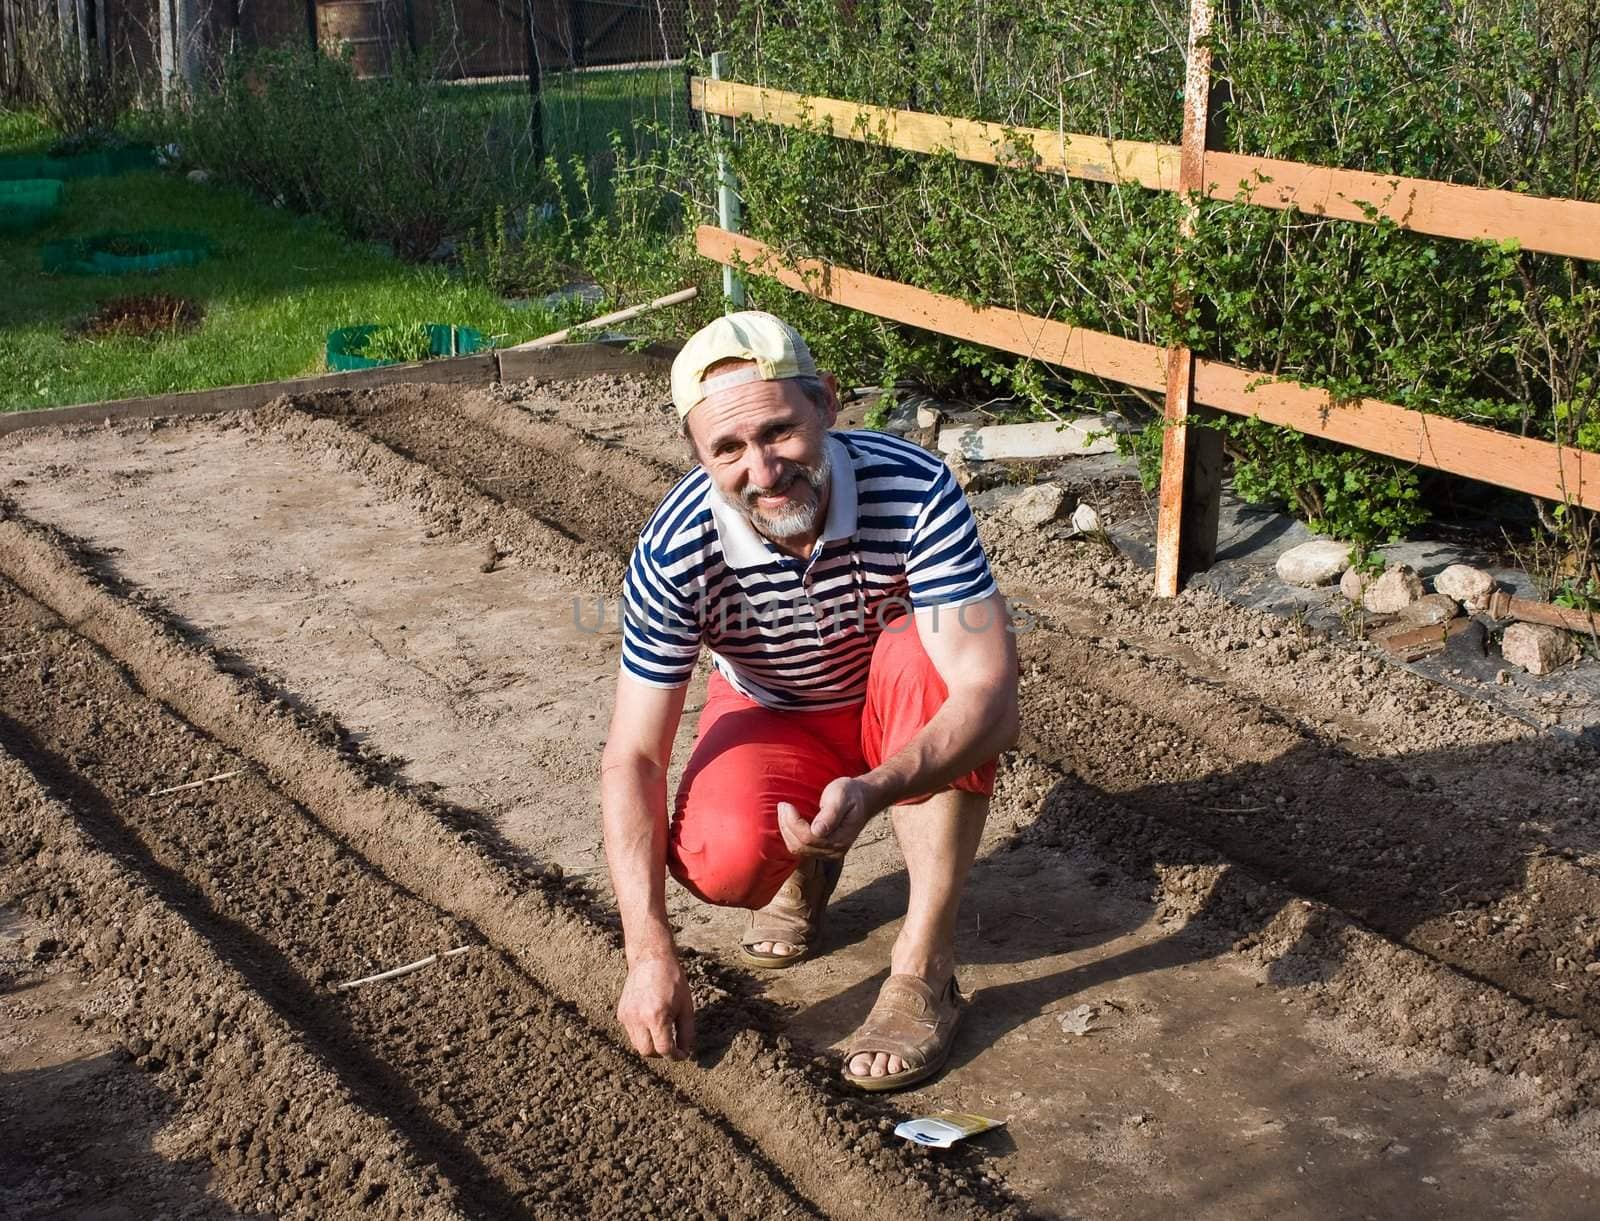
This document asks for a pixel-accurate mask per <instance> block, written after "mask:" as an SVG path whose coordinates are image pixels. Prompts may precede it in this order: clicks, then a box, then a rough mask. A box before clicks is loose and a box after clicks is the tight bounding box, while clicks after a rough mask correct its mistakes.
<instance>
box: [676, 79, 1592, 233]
mask: <svg viewBox="0 0 1600 1221" xmlns="http://www.w3.org/2000/svg"><path fill="white" fill-rule="evenodd" d="M690 105H691V106H693V107H694V108H695V109H697V110H702V111H704V112H705V113H707V114H717V115H725V116H730V117H733V118H749V119H755V120H758V121H760V122H764V123H774V124H777V125H779V126H783V127H814V128H818V129H820V130H823V131H826V132H828V133H830V134H832V135H833V136H836V137H838V138H840V139H845V140H855V141H857V142H860V143H864V144H881V145H884V146H886V147H889V148H896V149H901V150H903V151H906V152H916V153H950V154H952V155H954V156H956V157H958V158H960V159H961V160H963V161H972V162H977V163H979V164H983V165H1002V164H1004V165H1019V166H1027V167H1031V168H1033V169H1035V170H1038V171H1040V172H1044V173H1059V174H1066V175H1068V176H1069V177H1073V178H1084V179H1088V180H1090V181H1094V182H1126V183H1137V184H1138V185H1140V186H1143V187H1148V188H1149V189H1151V190H1156V191H1176V190H1178V189H1179V184H1178V179H1179V161H1180V151H1179V146H1178V145H1176V144H1158V143H1153V142H1150V141H1143V140H1108V139H1106V138H1105V137H1103V136H1093V135H1087V134H1084V133H1082V132H1067V131H1055V130H1052V129H1050V128H1046V127H1007V126H1005V125H1004V124H1000V123H986V122H983V121H981V120H978V119H957V118H951V117H947V116H945V115H937V114H929V113H927V112H925V111H920V110H896V109H893V108H891V107H887V106H872V105H868V104H867V103H865V102H846V101H842V100H840V99H838V98H825V97H810V96H807V95H805V94H802V93H791V92H789V91H787V90H783V89H768V88H764V87H762V86H759V85H744V84H739V83H738V82H735V81H709V80H706V79H705V78H704V77H695V78H693V80H692V81H691V82H690ZM1030 154H1031V155H1030ZM1204 193H1205V195H1206V196H1207V197H1208V198H1210V199H1216V200H1222V201H1232V200H1235V199H1238V200H1242V201H1244V202H1247V203H1251V204H1255V205H1256V206H1258V207H1263V208H1273V209H1278V210H1284V209H1289V208H1297V209H1299V210H1300V211H1302V212H1305V213H1307V214H1309V215H1312V216H1325V217H1328V218H1329V219H1332V220H1346V221H1355V222H1357V223H1359V224H1372V223H1374V221H1373V218H1372V217H1369V216H1368V214H1367V208H1368V207H1370V208H1373V209H1376V214H1377V215H1379V216H1383V217H1386V218H1388V219H1390V220H1392V221H1394V223H1395V224H1397V225H1399V226H1400V228H1402V229H1409V230H1411V231H1413V232H1416V233H1426V234H1429V235H1430V236H1433V237H1448V238H1456V239H1459V240H1463V241H1473V240H1477V239H1485V238H1486V239H1490V240H1494V241H1505V240H1512V241H1516V242H1518V243H1519V244H1520V245H1521V246H1522V248H1523V249H1525V250H1537V251H1540V252H1542V253H1544V254H1558V255H1567V256H1569V257H1571V258H1578V259H1594V260H1600V203H1589V202H1587V201H1585V200H1578V199H1559V198H1554V197H1550V196H1543V195H1522V194H1519V193H1517V192H1516V191H1502V190H1496V189H1492V188H1487V187H1472V186H1463V185H1460V184H1458V183H1450V182H1436V181H1434V180H1433V179H1429V178H1406V177H1401V176H1399V175H1393V174H1373V173H1369V172H1367V171H1364V170H1347V169H1338V168H1335V167H1333V166H1323V165H1309V164H1306V163H1304V162H1299V161H1280V160H1277V159H1276V158H1272V157H1254V156H1249V155H1247V154H1243V153H1221V152H1211V153H1207V154H1206V178H1205V184H1204ZM1363 205H1365V206H1363Z"/></svg>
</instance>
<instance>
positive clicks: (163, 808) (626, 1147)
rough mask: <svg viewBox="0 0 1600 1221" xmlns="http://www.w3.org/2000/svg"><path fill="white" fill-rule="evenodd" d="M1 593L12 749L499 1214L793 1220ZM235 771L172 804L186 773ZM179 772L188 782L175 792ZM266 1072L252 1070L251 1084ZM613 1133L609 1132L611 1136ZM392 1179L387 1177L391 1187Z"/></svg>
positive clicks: (621, 1069)
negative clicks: (409, 970)
mask: <svg viewBox="0 0 1600 1221" xmlns="http://www.w3.org/2000/svg"><path fill="white" fill-rule="evenodd" d="M40 618H41V613H40V609H39V608H38V607H37V605H36V604H32V603H31V602H30V600H28V599H27V598H25V597H24V596H23V595H21V594H20V593H19V592H18V591H17V590H16V589H15V588H14V587H8V586H0V637H3V638H4V639H6V640H7V641H8V642H10V643H11V644H13V645H14V646H17V647H20V649H21V650H23V651H26V652H28V653H29V654H30V655H29V656H28V657H27V658H24V659H19V660H18V661H15V662H12V663H8V664H7V665H5V667H4V668H3V669H0V706H3V707H4V708H5V710H6V711H5V714H4V720H3V721H0V745H3V746H4V748H5V749H6V750H7V751H8V752H9V753H10V754H12V755H13V756H14V757H17V758H21V759H26V760H28V761H29V764H30V766H31V767H32V769H33V771H34V773H35V775H37V776H38V777H39V779H40V781H41V782H42V783H43V785H44V786H45V787H46V788H48V789H49V790H50V791H52V792H53V793H55V794H57V795H58V796H59V797H61V798H62V799H64V800H65V801H66V802H67V804H69V805H70V806H71V807H72V808H73V809H74V811H76V812H77V813H78V815H79V817H80V818H82V819H83V820H84V821H85V823H87V824H88V825H90V826H91V827H93V829H94V832H95V833H96V834H97V835H98V836H99V838H100V839H101V840H102V842H104V843H105V844H106V845H107V846H109V847H111V848H112V849H113V850H114V851H115V852H117V853H118V854H119V855H122V856H124V857H125V858H127V859H130V860H133V861H136V862H138V867H139V870H140V872H141V873H143V874H144V875H145V876H146V877H148V878H149V879H151V881H152V883H153V884H154V885H155V886H156V888H157V890H158V892H159V893H160V894H161V897H162V898H163V899H164V900H165V901H166V902H167V904H168V905H170V906H171V907H173V908H174V909H176V910H177V911H179V912H181V913H182V914H183V915H184V916H185V917H186V919H188V920H189V921H190V922H191V924H193V925H194V926H195V927H196V928H197V930H198V931H200V932H201V933H202V934H203V935H204V936H206V938H207V940H208V941H210V943H211V944H212V945H214V946H216V947H217V948H218V950H219V951H220V952H221V953H223V954H224V955H225V956H226V957H228V958H229V959H231V960H232V961H233V962H234V963H236V964H237V966H238V967H239V969H240V971H241V973H243V974H245V975H246V976H247V978H249V979H250V981H251V984H252V985H253V987H254V988H255V990H256V991H258V992H259V993H260V994H261V995H262V996H264V997H265V998H267V1000H268V1001H269V1003H270V1004H271V1005H272V1006H273V1007H274V1008H275V1009H276V1010H277V1011H279V1012H280V1013H283V1014H284V1015H285V1016H287V1017H289V1018H290V1019H291V1020H292V1021H293V1022H294V1024H295V1026H296V1028H297V1029H298V1030H299V1031H300V1033H301V1034H302V1037H304V1038H305V1039H306V1041H307V1042H308V1043H309V1044H310V1045H311V1047H312V1048H313V1049H314V1050H315V1051H316V1052H317V1054H318V1055H319V1057H320V1058H321V1059H322V1060H323V1061H324V1062H325V1063H327V1064H329V1065H331V1066H334V1067H335V1070H336V1071H337V1072H338V1073H339V1075H340V1076H341V1078H342V1079H343V1080H344V1081H345V1082H346V1083H347V1084H348V1085H349V1087H350V1089H351V1092H352V1093H354V1094H356V1095H357V1096H359V1097H362V1098H364V1099H366V1100H368V1101H369V1104H371V1105H374V1106H375V1107H377V1108H381V1109H382V1110H383V1111H384V1112H386V1113H387V1114H389V1115H391V1116H392V1117H393V1119H394V1122H395V1125H396V1126H397V1127H398V1128H399V1129H400V1130H401V1131H402V1132H403V1133H404V1135H405V1136H406V1138H407V1140H408V1143H409V1144H410V1145H411V1147H412V1148H414V1149H415V1150H416V1152H417V1155H418V1157H419V1158H420V1159H422V1160H425V1161H426V1162H429V1163H432V1164H433V1165H436V1166H437V1167H439V1170H440V1172H441V1173H442V1174H443V1175H444V1176H446V1177H447V1178H448V1179H449V1180H450V1181H451V1183H452V1184H453V1185H454V1186H455V1187H456V1188H457V1190H459V1192H460V1193H461V1199H462V1203H463V1205H464V1206H465V1207H466V1208H467V1209H468V1210H469V1211H471V1212H474V1213H477V1214H479V1215H485V1216H489V1215H493V1216H505V1215H509V1214H510V1213H512V1212H516V1211H521V1210H526V1211H528V1212H530V1213H534V1214H538V1215H549V1216H584V1215H608V1216H630V1215H639V1214H650V1213H657V1212H659V1213H661V1214H670V1215H682V1214H684V1213H686V1212H687V1213H690V1214H695V1213H702V1212H703V1213H704V1214H705V1215H709V1216H747V1217H765V1216H775V1215H780V1214H782V1213H784V1212H785V1211H792V1210H793V1208H794V1206H795V1199H794V1197H793V1195H792V1193H791V1192H789V1191H788V1190H787V1189H786V1187H785V1186H784V1184H783V1182H782V1176H781V1174H779V1173H777V1172H775V1171H774V1169H773V1168H772V1167H771V1166H770V1165H766V1164H763V1162H762V1161H761V1159H760V1158H759V1156H755V1155H752V1153H751V1151H748V1150H742V1149H740V1147H739V1144H738V1143H737V1142H736V1141H734V1140H733V1139H731V1137H730V1134H728V1133H727V1132H726V1131H725V1130H721V1129H719V1128H718V1127H717V1125H715V1124H714V1123H713V1122H711V1121H710V1120H708V1119H707V1118H706V1117H705V1116H703V1115H700V1114H697V1113H696V1112H695V1110H694V1108H692V1107H689V1106H686V1105H685V1103H684V1100H683V1099H681V1098H678V1097H675V1096H674V1095H673V1093H672V1091H671V1090H670V1088H668V1087H667V1086H665V1085H664V1084H663V1083H662V1082H660V1081H659V1080H657V1079H656V1078H655V1077H653V1076H651V1075H650V1074H649V1073H648V1072H646V1071H644V1069H643V1068H642V1067H641V1066H640V1064H639V1063H638V1061H637V1060H636V1059H632V1058H628V1059H625V1058H624V1057H623V1056H622V1055H620V1054H619V1053H618V1051H617V1050H616V1049H615V1048H614V1047H613V1046H612V1045H611V1043H610V1041H609V1040H608V1039H607V1038H605V1037H603V1036H601V1035H599V1034H598V1033H597V1032H596V1031H594V1030H592V1029H588V1028H587V1027H586V1026H585V1024H584V1023H582V1022H581V1021H579V1020H577V1019H576V1018H575V1016H574V1015H573V1014H572V1013H571V1012H570V1010H568V1009H567V1008H566V1007H564V1006H562V1005H561V1004H560V1003H559V1002H558V1001H557V1000H555V999H553V998H551V997H549V996H548V995H546V994H545V993H544V991H543V990H542V989H540V988H539V987H537V986H536V985H535V984H534V983H533V981H532V980H530V979H528V978H527V977H526V976H525V975H524V974H522V973H521V972H520V971H518V970H517V969H516V968H515V967H514V965H513V964H511V963H510V962H509V961H507V960H506V958H505V957H504V956H503V955H502V954H500V953H499V952H497V951H496V950H494V949H493V948H492V947H489V946H485V945H483V944H482V943H481V941H480V939H479V938H477V937H476V936H475V935H474V934H473V933H472V932H471V930H469V929H467V928H465V927H463V926H461V925H460V924H459V923H458V922H456V921H454V920H452V919H451V918H450V917H449V916H448V915H447V914H445V913H443V912H441V911H439V910H437V909H435V908H432V907H430V906H428V905H426V904H424V903H422V902H420V901H419V900H417V899H416V898H415V897H413V896H411V895H409V894H407V893H406V892H405V890H403V889H402V888H400V887H398V886H396V885H395V884H394V883H393V882H392V881H390V880H388V879H387V878H385V877H384V876H383V875H382V874H380V873H378V872H377V871H375V870H374V869H372V868H371V867H369V866H367V865H366V864H365V863H364V862H362V861H361V860H359V859H358V858H356V857H354V856H353V855H352V854H351V853H350V852H348V851H347V850H346V849H345V848H344V847H343V846H342V845H341V844H340V843H339V842H338V840H337V839H335V838H334V837H332V836H331V835H329V834H328V833H327V831H326V830H325V829H324V828H322V827H321V826H320V825H318V824H317V823H316V822H315V821H313V820H312V819H310V818H309V817H308V816H307V815H306V814H305V813H304V812H303V811H301V810H300V809H298V808H297V807H296V805H295V804H294V802H292V801H290V800H288V799H286V798H285V797H284V796H283V795H281V794H280V793H278V792H276V791H275V790H274V789H273V788H272V787H271V785H270V784H269V783H268V782H266V781H265V780H264V779H263V778H261V777H260V776H259V775H257V774H256V772H255V771H254V770H253V769H252V768H250V767H249V765H248V762H247V761H246V760H244V759H241V758H239V757H238V756H236V755H234V754H232V753H230V752H228V751H226V750H224V749H222V748H221V747H219V746H218V745H217V744H216V743H214V742H211V741H209V740H207V739H206V738H205V737H203V736H201V735H198V734H196V732H195V731H194V729H193V728H192V727H191V726H189V725H187V724H185V723H184V722H183V721H182V720H180V719H179V718H177V717H176V716H174V715H173V714H172V713H171V712H170V711H168V710H167V709H165V708H163V707H162V706H161V705H160V704H157V703H154V702H153V701H151V700H149V699H147V698H145V697H143V696H141V695H140V694H139V692H138V691H137V690H135V689H134V688H133V687H132V685H131V684H130V683H129V682H128V680H127V678H126V676H125V675H124V674H123V673H121V672H120V671H119V670H118V668H117V667H116V666H115V664H114V663H113V662H112V661H111V660H110V659H109V658H107V657H105V656H104V655H103V654H101V653H100V652H99V651H98V650H96V649H94V648H93V646H91V645H89V644H88V643H87V642H86V641H84V640H83V639H82V638H81V637H78V636H75V635H73V634H71V633H69V632H66V631H63V630H61V628H62V625H61V624H59V623H51V622H48V621H46V622H45V623H44V624H42V625H41V624H40V623H39V620H40ZM227 772H236V773H239V774H237V775H235V776H233V777H232V778H230V779H228V780H225V781H218V782H215V783H214V784H211V785H204V786H202V787H200V788H196V789H190V790H186V791H183V792H179V793H172V794H168V795H166V796H150V795H148V794H149V793H150V792H151V791H152V790H151V782H152V780H153V779H159V780H163V781H167V782H168V783H169V784H170V785H177V784H182V783H187V782H188V781H189V780H190V779H191V778H195V777H201V778H203V777H209V776H215V775H220V774H223V773H227ZM161 787H168V785H167V784H163V785H162V786H161ZM456 945H471V946H474V947H475V948H474V949H473V951H472V952H470V953H469V954H467V955H464V956H460V957H458V958H455V959H452V960H449V961H447V962H445V963H443V964H442V965H440V966H439V967H437V968H436V969H434V970H431V971H428V972H427V973H425V974H421V975H419V976H418V978H417V979H415V980H412V981H410V982H408V983H407V984H406V985H405V986H404V987H403V988H402V987H393V988H386V987H383V986H378V985H372V986H367V987H363V988H356V989H351V990H348V991H344V992H337V993H335V992H332V991H331V986H332V985H334V984H336V983H337V982H339V981H340V980H341V979H351V978H355V977H357V976H362V975H366V974H368V973H369V972H373V971H378V970H382V969H384V968H386V967H391V966H396V965H399V964H401V963H403V962H409V961H412V960H414V959H417V958H421V957H423V956H425V955H427V954H430V953H435V952H438V951H441V950H445V949H449V948H452V947H453V946H456ZM214 1029H215V1023H214V1021H213V1020H212V1019H210V1018H207V1017H202V1018H201V1019H200V1020H199V1021H197V1022H195V1023H193V1024H191V1026H190V1028H189V1029H188V1030H187V1031H181V1030H180V1031H171V1032H169V1031H167V1030H166V1029H165V1028H163V1029H162V1030H161V1031H160V1032H159V1033H158V1036H157V1038H158V1040H159V1041H152V1049H151V1050H150V1051H147V1052H146V1053H145V1054H146V1055H147V1056H149V1057H150V1058H151V1061H152V1063H151V1064H150V1065H149V1067H151V1068H164V1067H165V1066H166V1061H167V1060H168V1059H171V1060H173V1061H174V1066H175V1067H176V1066H177V1065H180V1064H181V1065H182V1066H183V1068H182V1069H181V1070H180V1071H183V1072H185V1073H187V1072H188V1071H189V1066H190V1065H192V1064H195V1063H199V1062H202V1061H203V1060H204V1058H205V1055H206V1051H207V1046H206V1043H205V1042H204V1041H196V1040H195V1039H194V1038H193V1036H194V1035H196V1034H199V1035H201V1036H202V1039H204V1037H205V1036H209V1035H210V1034H212V1033H213V1031H214ZM241 1084H242V1083H241ZM596 1135H598V1136H600V1137H603V1138H604V1141H603V1142H597V1141H595V1139H594V1137H595V1136H596ZM255 1137H256V1133H255V1132H253V1131H249V1130H246V1129H245V1125H242V1124H241V1125H240V1129H239V1130H235V1131H228V1130H223V1131H219V1132H218V1133H217V1134H216V1140H217V1141H218V1142H220V1147H221V1148H222V1149H231V1148H233V1147H236V1146H242V1147H245V1148H247V1149H248V1150H249V1151H250V1152H249V1154H248V1155H247V1156H248V1157H249V1159H250V1160H251V1161H252V1162H253V1163H254V1164H255V1165H254V1168H255V1169H256V1170H258V1172H259V1173H260V1175H261V1176H262V1177H263V1178H264V1179H265V1180H266V1183H267V1184H268V1186H269V1187H270V1188H271V1189H273V1190H274V1194H275V1195H277V1196H278V1198H279V1199H280V1200H283V1201H284V1202H288V1200H292V1199H295V1198H296V1195H295V1192H296V1188H295V1187H294V1186H293V1181H294V1180H300V1179H306V1178H309V1179H312V1180H316V1179H319V1178H321V1177H323V1175H324V1174H326V1175H327V1176H328V1177H330V1178H332V1179H333V1180H334V1181H335V1182H340V1181H343V1180H345V1179H347V1178H348V1177H349V1171H348V1170H347V1169H346V1168H344V1167H342V1166H319V1165H314V1164H310V1163H302V1164H299V1165H295V1164H294V1163H295V1159H294V1158H293V1156H292V1148H291V1147H290V1146H288V1145H286V1144H285V1143H284V1141H283V1139H282V1137H277V1138H274V1137H272V1136H266V1137H264V1138H263V1139H261V1140H259V1141H258V1140H256V1139H255ZM380 1190H381V1185H380V1187H377V1188H371V1189H369V1192H368V1194H369V1195H372V1196H373V1198H376V1196H377V1194H379V1192H380Z"/></svg>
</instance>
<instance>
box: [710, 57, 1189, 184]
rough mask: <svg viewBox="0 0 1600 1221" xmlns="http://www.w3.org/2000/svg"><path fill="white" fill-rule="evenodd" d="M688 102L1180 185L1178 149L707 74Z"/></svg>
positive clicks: (853, 133) (838, 132) (1079, 174)
mask: <svg viewBox="0 0 1600 1221" xmlns="http://www.w3.org/2000/svg"><path fill="white" fill-rule="evenodd" d="M689 99H690V100H689V104H690V105H691V106H693V107H694V108H695V109H696V110H702V111H704V112H705V113H707V114H718V115H725V116H727V117H730V118H750V119H757V120H760V121H761V122H763V123H774V124H777V125H779V126H782V127H805V128H812V129H815V130H818V131H823V132H826V133H828V134H829V135H832V136H836V137H838V138H840V139H844V140H855V141H858V142H860V143H862V144H881V145H885V146H887V147H890V148H898V149H903V150H905V151H907V152H914V153H945V152H947V153H953V154H955V156H957V157H959V158H961V160H963V161H976V162H980V163H982V164H985V165H1023V166H1030V165H1031V166H1032V168H1034V169H1036V170H1039V171H1040V172H1042V173H1060V174H1066V175H1068V176H1069V177H1072V178H1087V179H1091V180H1092V181H1095V182H1135V183H1138V184H1140V185H1141V186H1146V187H1150V188H1152V189H1154V190H1160V191H1172V190H1176V189H1177V186H1178V146H1177V145H1175V144H1152V143H1148V142H1146V141H1141V140H1107V139H1106V138H1105V137H1103V136H1090V135H1083V134H1081V133H1078V132H1070V131H1056V130H1053V129H1051V128H1048V127H1008V126H1006V125H1005V124H1003V123H985V122H982V121H981V120H976V119H955V118H948V117H946V116H944V115H937V114H926V113H924V112H922V111H919V110H896V109H892V108H890V107H887V106H869V105H867V104H865V103H862V102H845V101H840V100H838V99H836V98H824V97H808V96H806V95H805V94H803V93H791V92H789V91H788V90H784V89H766V88H763V87H761V86H759V85H743V84H739V83H737V82H735V81H713V80H707V79H706V78H705V77H702V76H697V77H695V78H693V80H691V81H690V82H689Z"/></svg>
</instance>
